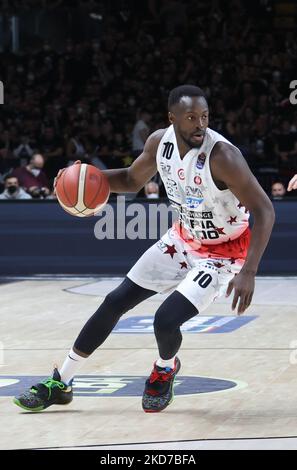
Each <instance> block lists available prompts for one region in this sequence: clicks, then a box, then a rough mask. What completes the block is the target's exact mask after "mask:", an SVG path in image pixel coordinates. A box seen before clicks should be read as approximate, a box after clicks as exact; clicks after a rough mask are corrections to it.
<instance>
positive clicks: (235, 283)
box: [226, 272, 255, 315]
mask: <svg viewBox="0 0 297 470" xmlns="http://www.w3.org/2000/svg"><path fill="white" fill-rule="evenodd" d="M233 289H234V297H233V302H232V310H235V309H236V305H237V302H238V300H239V299H240V301H239V305H238V309H237V314H238V315H241V314H242V313H244V312H245V310H246V309H247V308H248V307H249V306H250V304H251V301H252V298H253V294H254V289H255V276H254V274H250V273H246V272H240V273H239V274H237V275H236V276H234V278H233V279H232V280H231V281H230V282H229V285H228V288H227V292H226V297H229V295H230V294H231V292H232V290H233Z"/></svg>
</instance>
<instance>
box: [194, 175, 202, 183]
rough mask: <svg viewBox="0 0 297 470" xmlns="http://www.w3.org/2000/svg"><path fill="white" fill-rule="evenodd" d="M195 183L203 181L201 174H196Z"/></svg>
mask: <svg viewBox="0 0 297 470" xmlns="http://www.w3.org/2000/svg"><path fill="white" fill-rule="evenodd" d="M194 183H195V184H201V183H202V179H201V178H200V176H195V178H194Z"/></svg>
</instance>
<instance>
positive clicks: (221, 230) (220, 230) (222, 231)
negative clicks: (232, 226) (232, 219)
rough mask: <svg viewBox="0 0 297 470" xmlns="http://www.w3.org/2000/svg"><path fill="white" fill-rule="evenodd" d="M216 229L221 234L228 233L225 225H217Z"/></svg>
mask: <svg viewBox="0 0 297 470" xmlns="http://www.w3.org/2000/svg"><path fill="white" fill-rule="evenodd" d="M216 230H217V231H218V232H219V235H226V234H225V232H224V227H216Z"/></svg>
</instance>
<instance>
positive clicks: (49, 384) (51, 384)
mask: <svg viewBox="0 0 297 470" xmlns="http://www.w3.org/2000/svg"><path fill="white" fill-rule="evenodd" d="M40 385H42V386H44V387H46V389H47V394H48V398H50V397H51V394H52V389H53V388H56V387H58V388H59V389H60V390H63V389H64V388H65V385H64V384H63V383H62V382H59V381H58V380H54V379H53V378H52V377H49V378H48V379H45V380H43V381H42V382H40V384H38V385H37V386H33V387H32V388H31V390H30V392H31V393H37V392H38V386H40Z"/></svg>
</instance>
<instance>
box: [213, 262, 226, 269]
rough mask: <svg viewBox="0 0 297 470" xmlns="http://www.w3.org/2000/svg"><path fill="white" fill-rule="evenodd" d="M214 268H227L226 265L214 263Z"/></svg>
mask: <svg viewBox="0 0 297 470" xmlns="http://www.w3.org/2000/svg"><path fill="white" fill-rule="evenodd" d="M214 266H215V267H216V268H219V269H220V268H222V267H223V266H225V265H224V264H222V263H214Z"/></svg>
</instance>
